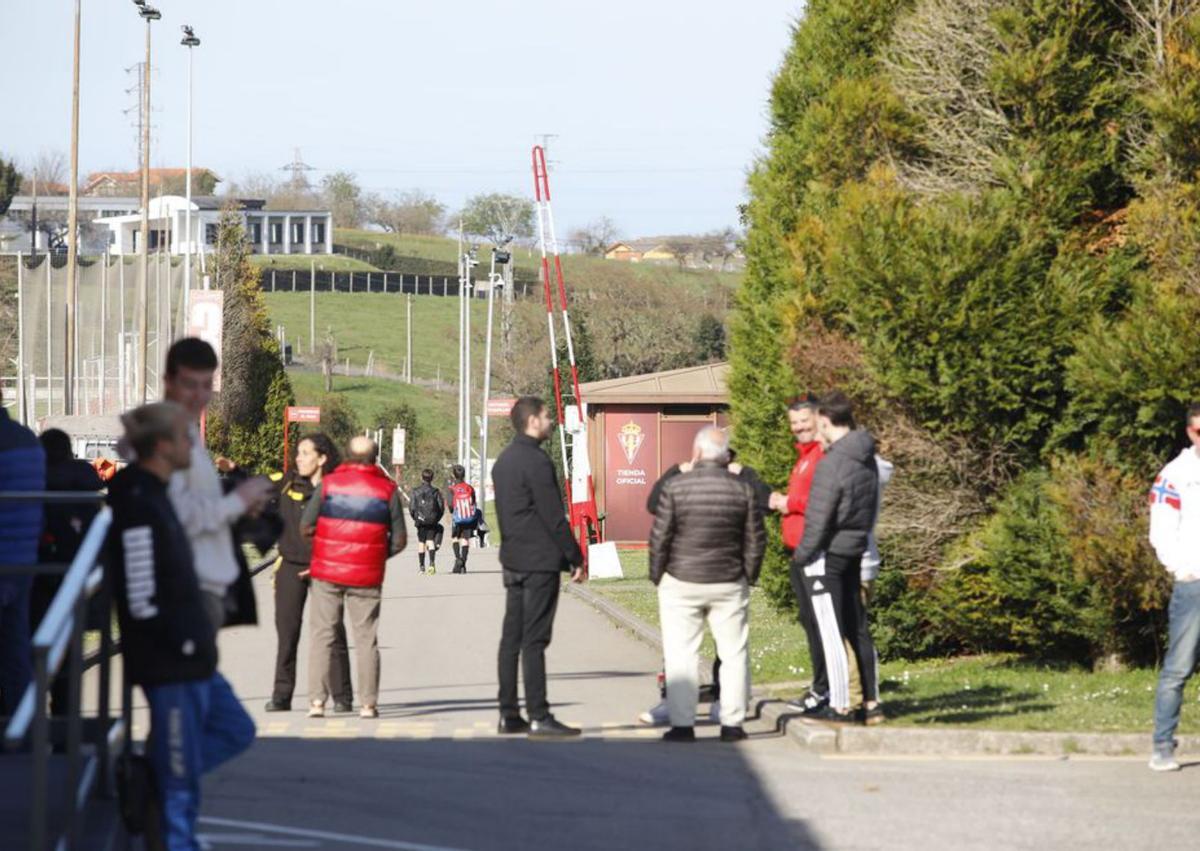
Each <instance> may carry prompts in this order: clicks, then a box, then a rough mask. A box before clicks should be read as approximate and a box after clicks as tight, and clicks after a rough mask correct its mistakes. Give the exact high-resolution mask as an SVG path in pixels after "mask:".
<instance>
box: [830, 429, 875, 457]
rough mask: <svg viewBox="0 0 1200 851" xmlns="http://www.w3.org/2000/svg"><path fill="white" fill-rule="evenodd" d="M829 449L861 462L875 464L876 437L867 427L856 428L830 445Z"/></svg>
mask: <svg viewBox="0 0 1200 851" xmlns="http://www.w3.org/2000/svg"><path fill="white" fill-rule="evenodd" d="M829 451H830V452H836V453H838V454H839V455H844V456H845V457H846V458H849V459H851V460H852V461H857V462H858V463H860V464H866V463H868V462H870V463H872V464H874V461H875V438H873V437H872V436H871V433H870V432H869V431H867V430H866V429H861V428H859V429H855V430H854V431H852V432H850V433H849V434H847V435H846V436H845V437H843V438H842V439H841V440H839V441H838V442H837V443H835V444H833V446H831V447H829Z"/></svg>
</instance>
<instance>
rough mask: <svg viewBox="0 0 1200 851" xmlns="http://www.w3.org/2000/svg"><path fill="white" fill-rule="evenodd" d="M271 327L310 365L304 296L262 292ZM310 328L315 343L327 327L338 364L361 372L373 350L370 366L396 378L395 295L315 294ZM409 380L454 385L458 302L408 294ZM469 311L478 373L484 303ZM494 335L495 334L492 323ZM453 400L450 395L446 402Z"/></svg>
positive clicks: (400, 326)
mask: <svg viewBox="0 0 1200 851" xmlns="http://www.w3.org/2000/svg"><path fill="white" fill-rule="evenodd" d="M264 295H265V297H266V300H267V310H268V311H269V313H270V316H271V327H275V326H276V325H283V326H284V328H285V329H286V333H287V336H288V339H289V340H291V341H294V340H296V338H297V337H299V338H301V345H300V346H299V347H298V351H297V352H296V358H297V360H300V361H306V362H311V359H312V357H311V355H310V354H309V350H308V349H309V334H308V329H309V317H308V311H309V294H308V293H291V292H274V293H272V292H268V293H264ZM315 301H316V328H317V341H318V343H319V342H320V341H321V340H322V339H323V338H324V335H325V331H326V329H327V328H328V329H331V330H332V332H333V336H334V339H335V340H336V341H337V345H338V356H339V359H340V360H341V361H342V363H345V360H346V358H347V357H349V358H350V363H351V366H353V367H358V368H361V367H363V366H364V365H365V364H366V362H367V355H368V354H369V353H370V352H371V351H374V352H375V363H376V364H377V366H378V367H379V368H380V369H381V370H384V371H386V372H390V373H393V374H396V375H399V374H400V373H401V372H402V371H403V368H404V358H405V337H404V335H405V325H406V321H407V320H406V313H405V297H404V296H402V295H400V294H398V293H390V294H385V293H337V292H335V293H317V296H316V300H315ZM412 301H413V318H412V321H413V370H412V372H413V377H414V378H417V379H422V378H424V379H430V380H433V379H436V378H437V377H438V376H439V375H440V377H441V379H442V381H443V382H450V381H454V380H455V379H456V378H457V376H458V299H457V298H445V297H442V296H413V300H412ZM471 309H472V328H473V329H474V336H473V337H472V349H471V355H472V360H473V362H474V363H475V364H476V374H477V375H478V374H479V371H480V366H479V365H480V364H481V363H482V361H483V341H484V331H485V329H484V323H485V322H486V320H487V304H486V303H485V302H483V301H482V300H476V301H475V302H474V303H472V305H471ZM494 333H495V334H499V320H498V319H497V320H496V328H495V329H494ZM453 398H454V396H453V394H451V400H453Z"/></svg>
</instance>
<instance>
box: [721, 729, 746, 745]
mask: <svg viewBox="0 0 1200 851" xmlns="http://www.w3.org/2000/svg"><path fill="white" fill-rule="evenodd" d="M745 739H746V731H745V730H743V729H742V728H741V725H738V726H737V727H726V726H724V725H722V726H721V741H722V742H741V741H744V740H745Z"/></svg>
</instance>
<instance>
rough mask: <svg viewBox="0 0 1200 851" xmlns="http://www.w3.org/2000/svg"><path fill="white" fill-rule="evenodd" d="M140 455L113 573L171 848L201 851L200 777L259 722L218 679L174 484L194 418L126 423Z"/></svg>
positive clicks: (177, 412)
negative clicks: (146, 707) (171, 489)
mask: <svg viewBox="0 0 1200 851" xmlns="http://www.w3.org/2000/svg"><path fill="white" fill-rule="evenodd" d="M121 421H122V423H123V424H124V426H125V435H126V441H127V442H128V444H129V446H130V447H131V448H132V449H133V451H134V452H136V453H137V461H136V463H133V464H130V465H129V466H128V467H126V468H125V469H124V470H122V471H121V472H120V473H118V474H117V475H116V477H114V478H113V480H112V484H111V485H110V486H109V492H108V496H109V503H110V505H111V506H112V512H113V519H112V527H111V531H110V533H109V555H110V558H109V562H108V563H109V566H110V570H111V582H112V591H113V597H114V599H115V600H116V602H117V614H118V617H119V619H120V624H121V645H122V658H123V659H124V663H125V671H126V673H127V674H128V675H129V678H130V680H131V681H132V682H133V683H134V684H135V685H140V686H141V687H142V691H143V692H145V695H146V701H147V703H149V704H150V735H149V738H148V739H147V756H149V758H150V761H151V764H152V765H153V766H154V774H155V778H156V781H157V782H156V786H157V792H158V796H159V807H160V812H161V813H162V836H163V840H164V844H165V845H166V847H168V848H198V847H199V844H198V842H197V839H196V816H197V814H198V813H199V810H200V777H201V775H202V774H204V773H205V772H208V771H212V770H213V769H214V768H216V767H217V766H218V765H220V764H221V763H223V762H225V761H226V760H229V759H231V758H233V757H234V756H237V755H238V754H239V753H241V752H242V751H244V750H245V749H246V748H248V747H249V746H250V744H251V743H252V742H253V741H254V722H253V721H252V720H251V719H250V716H249V715H247V714H246V711H245V710H244V709H243V708H242V705H241V703H239V702H238V699H237V698H236V697H235V696H234V694H233V690H232V689H231V688H230V687H229V683H228V682H226V681H225V679H224V677H222V676H221V675H220V674H219V673H217V642H216V631H215V629H214V627H213V623H212V620H211V618H210V617H209V615H208V612H207V610H206V608H205V602H204V599H203V597H202V596H201V594H202V592H201V591H200V584H199V581H198V580H197V578H196V569H195V566H194V563H193V559H192V548H191V545H190V543H189V541H188V536H187V535H186V534H185V532H184V529H183V525H182V524H181V523H180V522H179V518H178V517H177V516H176V514H175V510H174V508H173V506H172V503H171V500H170V499H168V497H167V483H168V482H169V481H170V479H171V475H172V474H173V473H174V472H176V471H177V470H184V469H187V467H188V465H189V464H190V463H191V451H192V441H191V436H190V433H189V424H188V419H187V415H186V414H185V413H184V411H183V409H182V408H180V407H179V406H177V405H175V404H172V403H170V402H159V403H157V404H152V405H143V406H142V407H140V408H137V409H135V410H133V411H130V412H129V413H127V414H125V415H123V416H122V418H121Z"/></svg>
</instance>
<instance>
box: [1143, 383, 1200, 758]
mask: <svg viewBox="0 0 1200 851" xmlns="http://www.w3.org/2000/svg"><path fill="white" fill-rule="evenodd" d="M1187 436H1188V440H1189V442H1190V444H1191V445H1190V446H1188V447H1187V448H1186V449H1184V450H1183V451H1182V452H1180V453H1179V455H1178V456H1176V457H1175V459H1174V460H1173V461H1171V463H1169V464H1167V466H1165V467H1163V469H1162V472H1161V473H1159V474H1158V477H1157V478H1156V479H1155V480H1154V487H1152V488H1151V489H1150V543H1151V545H1152V546H1153V547H1154V551H1155V553H1157V555H1158V560H1159V561H1161V562H1162V563H1163V566H1164V567H1165V568H1166V569H1167V570H1168V571H1169V572H1170V573H1171V574H1172V576H1174V578H1175V587H1174V589H1173V590H1172V592H1171V605H1170V608H1169V610H1168V616H1169V618H1170V626H1169V634H1168V638H1167V657H1166V660H1165V661H1164V662H1163V667H1162V671H1161V672H1160V673H1159V677H1158V691H1157V693H1156V694H1155V697H1154V753H1153V755H1152V756H1151V757H1150V768H1152V769H1153V770H1154V771H1178V770H1179V763H1178V762H1177V761H1176V759H1175V729H1176V728H1177V727H1178V726H1179V710H1180V707H1181V706H1182V705H1183V687H1184V685H1185V684H1186V683H1187V681H1188V678H1190V677H1191V675H1192V671H1194V670H1195V668H1196V662H1197V661H1198V659H1200V403H1197V404H1193V405H1192V406H1191V407H1190V408H1189V409H1188V412H1187Z"/></svg>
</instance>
